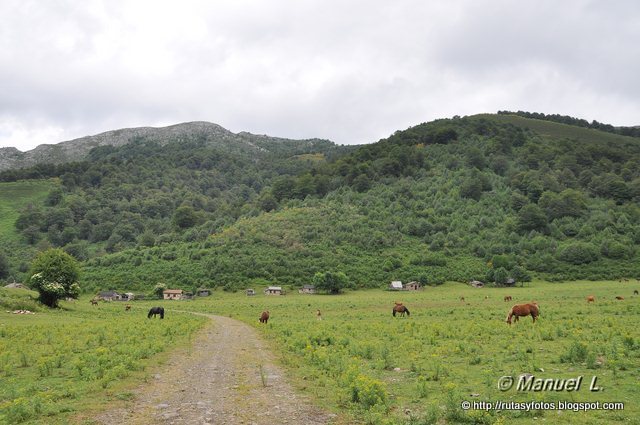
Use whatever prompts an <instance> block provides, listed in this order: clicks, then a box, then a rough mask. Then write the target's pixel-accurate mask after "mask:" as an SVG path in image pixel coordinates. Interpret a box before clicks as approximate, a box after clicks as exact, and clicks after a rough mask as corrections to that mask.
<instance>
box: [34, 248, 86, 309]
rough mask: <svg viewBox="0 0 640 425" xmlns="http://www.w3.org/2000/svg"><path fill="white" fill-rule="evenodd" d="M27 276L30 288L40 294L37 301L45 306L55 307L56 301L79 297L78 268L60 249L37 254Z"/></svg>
mask: <svg viewBox="0 0 640 425" xmlns="http://www.w3.org/2000/svg"><path fill="white" fill-rule="evenodd" d="M29 274H30V275H31V277H30V278H29V284H30V286H31V288H32V289H34V290H36V291H38V292H39V293H40V296H39V297H38V299H39V300H40V302H41V303H42V304H44V305H46V306H49V307H57V306H58V300H61V299H64V298H78V295H80V285H79V284H78V277H79V276H80V268H79V267H78V263H77V262H76V260H75V259H74V258H73V257H72V256H70V255H69V254H67V253H66V252H64V251H63V250H62V249H59V248H56V249H48V250H46V251H43V252H41V253H40V254H38V256H37V257H36V259H35V260H34V261H33V264H32V265H31V271H30V273H29Z"/></svg>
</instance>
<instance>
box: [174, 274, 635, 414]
mask: <svg viewBox="0 0 640 425" xmlns="http://www.w3.org/2000/svg"><path fill="white" fill-rule="evenodd" d="M639 286H640V284H638V283H637V282H636V281H635V280H633V281H631V282H624V283H621V282H570V283H555V284H551V283H542V282H534V283H532V284H527V285H526V286H525V287H524V288H521V287H516V288H508V289H507V288H484V289H475V288H471V287H468V286H467V285H463V284H453V283H448V284H445V285H442V286H439V287H435V288H431V287H429V288H426V289H424V290H422V291H419V292H388V291H381V290H368V291H356V292H350V293H347V294H345V295H339V296H329V295H299V294H292V295H286V296H284V297H277V296H272V297H269V296H264V295H256V296H254V297H246V296H245V295H244V294H240V293H238V294H223V293H215V294H214V296H212V297H211V298H210V299H208V300H206V301H204V300H198V301H196V302H193V303H183V304H184V306H185V307H188V308H193V309H196V310H202V311H207V312H210V313H214V314H223V315H230V316H232V317H235V318H238V319H241V320H244V321H246V322H248V323H250V324H253V325H254V326H257V327H258V328H260V329H261V330H262V331H263V332H264V334H265V336H266V337H267V338H268V339H270V340H272V341H273V343H274V346H275V347H277V348H278V349H279V351H280V352H281V353H282V362H283V364H284V365H285V366H286V367H287V368H288V369H289V370H290V371H291V373H292V375H293V376H294V379H295V380H296V382H297V383H298V385H299V387H300V388H302V389H304V391H306V392H308V393H310V394H312V395H313V396H314V397H315V398H316V399H317V400H318V401H319V403H320V404H321V405H324V406H327V407H329V408H331V409H333V410H335V411H340V412H344V411H348V412H349V415H351V418H350V419H349V421H352V420H359V421H362V422H364V423H375V424H378V423H379V424H428V423H482V424H494V423H506V424H511V423H515V424H518V423H521V424H527V423H531V421H532V420H534V418H537V419H539V420H546V421H547V423H554V424H575V423H580V424H611V423H616V422H621V423H640V409H639V408H638V403H637V401H636V400H637V392H638V390H640V387H639V384H638V382H640V380H639V378H640V333H639V332H638V319H639V318H640V298H638V297H632V294H633V290H634V289H637V288H638V287H639ZM507 294H508V295H511V296H512V297H513V300H512V301H509V302H505V301H504V296H505V295H507ZM587 295H594V296H595V302H593V303H587V300H586V296H587ZM616 295H624V296H625V300H624V301H618V300H616V299H615V296H616ZM461 297H464V302H463V301H461V299H460V298H461ZM485 297H488V299H485ZM395 301H401V302H403V303H404V304H405V305H406V306H407V307H409V308H410V310H411V316H410V317H399V316H398V317H393V316H392V308H393V306H394V302H395ZM530 301H537V302H538V303H539V305H540V317H539V319H538V320H537V322H536V324H535V325H532V319H531V317H523V318H520V320H519V321H518V322H516V323H514V324H513V325H511V326H509V325H507V324H506V323H505V319H506V315H507V313H508V312H509V309H510V308H511V306H512V305H514V304H518V303H524V302H530ZM318 309H319V310H320V311H321V312H322V320H318V319H317V310H318ZM263 310H269V312H270V320H269V323H268V325H266V326H265V325H262V324H260V323H258V317H259V315H260V312H261V311H263ZM524 373H530V374H532V375H534V376H535V377H540V378H557V379H560V378H575V377H577V376H584V378H583V380H584V381H585V382H583V384H582V386H581V389H580V390H579V391H576V392H566V391H558V392H555V391H547V392H517V391H515V388H513V389H511V390H509V391H505V392H502V391H500V390H499V389H498V380H499V378H500V377H502V376H505V375H510V376H514V377H516V378H517V377H518V376H519V375H521V374H524ZM593 376H596V377H597V386H598V387H602V388H604V390H603V391H600V392H591V391H590V390H589V384H590V381H591V379H592V377H593ZM462 401H470V402H473V401H491V402H495V401H506V402H508V401H519V402H524V401H541V402H559V401H571V402H595V401H600V402H624V403H625V405H624V410H623V411H601V410H599V411H589V412H574V411H560V412H558V411H550V410H533V411H530V412H525V411H507V410H502V411H500V412H496V411H493V410H490V411H483V410H468V411H464V410H462V409H461V407H460V406H461V403H462Z"/></svg>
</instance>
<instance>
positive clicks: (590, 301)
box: [587, 295, 596, 303]
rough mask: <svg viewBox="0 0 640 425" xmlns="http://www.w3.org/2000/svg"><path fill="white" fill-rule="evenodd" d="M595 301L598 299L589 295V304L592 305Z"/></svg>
mask: <svg viewBox="0 0 640 425" xmlns="http://www.w3.org/2000/svg"><path fill="white" fill-rule="evenodd" d="M595 300H596V297H594V296H593V295H589V296H588V297H587V302H588V303H592V302H594V301H595Z"/></svg>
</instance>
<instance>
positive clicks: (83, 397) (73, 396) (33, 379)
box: [0, 288, 206, 424]
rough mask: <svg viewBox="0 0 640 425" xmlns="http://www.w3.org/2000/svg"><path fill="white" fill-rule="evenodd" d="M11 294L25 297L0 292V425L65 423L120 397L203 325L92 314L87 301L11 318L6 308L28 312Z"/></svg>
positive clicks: (188, 319)
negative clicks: (21, 309)
mask: <svg viewBox="0 0 640 425" xmlns="http://www.w3.org/2000/svg"><path fill="white" fill-rule="evenodd" d="M15 291H17V292H18V293H23V297H22V299H23V300H24V295H26V293H28V292H29V291H25V290H13V291H9V290H6V289H3V288H0V292H2V293H0V301H3V302H2V303H0V304H1V305H2V307H3V308H2V310H1V311H0V424H17V423H42V424H54V423H56V424H57V423H60V424H62V423H70V422H72V420H71V418H72V417H73V416H74V415H77V414H78V413H80V414H81V413H82V412H83V411H86V410H89V411H91V410H94V409H100V407H101V406H102V407H104V406H105V405H106V404H108V403H112V402H113V401H117V400H121V399H126V398H127V397H130V392H129V389H130V388H131V387H134V386H135V385H136V384H137V383H139V382H141V381H143V380H145V379H147V378H148V371H149V370H152V369H153V368H154V367H157V365H158V364H159V363H160V362H161V361H162V358H163V357H162V356H163V354H164V353H166V350H168V349H170V348H174V347H177V346H180V345H182V344H188V343H189V339H190V336H191V335H193V333H194V332H195V331H197V330H198V329H199V328H200V327H201V325H202V324H203V323H204V322H205V321H206V319H204V318H202V317H199V316H195V315H191V314H180V313H172V315H171V318H165V319H164V320H163V321H160V320H159V319H157V320H147V317H146V313H147V311H146V310H145V308H143V307H139V308H134V309H133V310H132V311H129V312H125V311H124V303H101V304H100V305H99V306H98V307H93V308H92V307H91V305H90V303H89V302H88V300H82V301H75V302H62V303H61V307H62V308H61V309H57V310H49V309H46V308H40V309H38V310H37V311H36V312H35V313H36V314H33V315H31V314H24V315H23V314H12V313H8V312H7V311H6V310H7V308H8V307H18V308H28V307H30V306H35V303H33V302H32V303H29V302H27V301H21V302H19V301H18V300H17V297H16V296H15V295H14V296H8V295H7V294H6V293H7V292H12V293H13V292H15ZM32 294H33V296H34V297H35V296H36V294H35V293H32ZM12 295H13V294H12Z"/></svg>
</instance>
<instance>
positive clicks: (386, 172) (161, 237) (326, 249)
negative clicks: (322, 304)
mask: <svg viewBox="0 0 640 425" xmlns="http://www.w3.org/2000/svg"><path fill="white" fill-rule="evenodd" d="M268 143H269V145H265V146H264V147H263V149H264V150H265V152H264V154H261V155H247V154H246V153H238V152H221V151H220V150H216V149H213V148H212V147H210V146H207V144H206V143H204V142H202V141H198V140H193V141H184V140H183V141H181V142H180V143H179V144H171V143H169V144H163V145H160V144H158V143H154V142H153V141H151V140H144V141H139V142H136V143H132V144H128V145H125V146H122V147H99V148H96V149H94V150H93V151H91V153H90V160H88V161H85V162H80V163H68V164H64V165H58V166H55V167H50V169H49V172H48V174H47V176H48V177H57V178H58V181H59V185H58V187H57V188H56V189H54V190H52V191H51V192H49V195H48V196H47V198H46V200H45V202H44V203H42V204H33V205H30V206H27V207H26V208H23V209H22V210H21V214H20V216H19V217H18V219H17V221H16V227H17V229H18V230H19V231H20V233H21V235H22V238H23V241H24V243H25V244H32V246H34V247H41V246H44V245H54V246H62V247H63V248H64V249H65V250H67V251H68V252H70V253H71V254H73V255H75V256H76V257H77V258H79V259H81V260H83V261H85V266H84V270H85V272H84V275H83V280H84V287H85V288H87V290H95V289H98V288H114V289H127V288H130V289H132V290H136V291H149V290H150V289H151V288H153V286H155V285H156V284H157V283H159V282H162V283H166V284H168V285H169V286H172V287H180V288H184V289H193V288H196V287H200V286H206V287H216V286H221V287H225V288H227V289H237V288H244V287H247V286H257V285H265V284H284V285H290V286H292V287H296V286H301V285H303V284H305V283H309V282H310V281H311V279H312V277H313V275H314V274H315V273H316V272H318V271H342V272H344V273H345V274H346V275H347V277H348V279H349V281H350V283H352V284H353V285H354V286H356V287H366V286H381V285H385V284H386V283H388V281H389V280H392V279H400V280H403V281H405V280H410V279H416V280H420V281H422V282H424V283H428V284H437V283H440V282H443V281H444V280H458V281H466V280H469V279H480V280H487V281H493V282H496V283H497V284H504V283H505V282H506V280H507V279H508V278H510V277H513V278H515V279H516V280H518V281H521V280H527V279H528V278H530V277H531V276H538V277H542V278H546V279H551V280H567V279H577V278H587V279H609V278H622V277H627V278H629V277H634V278H635V277H636V276H640V263H639V262H638V259H639V258H638V250H637V248H638V244H639V243H640V207H639V206H638V201H639V200H640V171H639V170H638V167H637V164H638V162H639V160H640V140H638V139H637V138H632V137H626V136H622V135H619V134H613V133H611V132H602V131H599V130H596V129H592V128H584V127H580V126H575V125H567V124H562V123H557V122H552V121H549V120H537V119H531V118H526V117H522V116H515V115H508V114H500V115H479V116H472V117H463V118H460V117H454V118H452V119H445V120H438V121H434V122H430V123H424V124H420V125H417V126H415V127H412V128H409V129H407V130H404V131H398V132H396V133H394V134H393V135H392V136H391V137H389V138H388V139H384V140H381V141H379V142H378V143H374V144H371V145H364V146H360V147H357V148H346V147H339V146H335V145H333V144H331V143H329V142H320V141H318V142H315V143H306V144H305V143H294V142H290V143H289V144H287V143H278V142H277V141H273V140H271V141H270V142H268ZM31 171H33V170H31ZM20 173H22V176H25V177H26V176H28V177H34V176H33V174H29V170H22V171H20ZM20 173H17V172H15V171H13V172H11V174H5V175H4V176H0V177H4V178H5V180H6V179H16V177H19V176H20ZM10 267H12V268H13V269H16V268H18V267H19V265H17V264H11V265H10Z"/></svg>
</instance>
